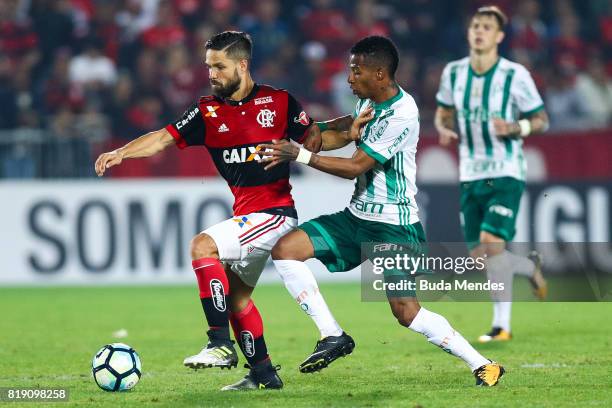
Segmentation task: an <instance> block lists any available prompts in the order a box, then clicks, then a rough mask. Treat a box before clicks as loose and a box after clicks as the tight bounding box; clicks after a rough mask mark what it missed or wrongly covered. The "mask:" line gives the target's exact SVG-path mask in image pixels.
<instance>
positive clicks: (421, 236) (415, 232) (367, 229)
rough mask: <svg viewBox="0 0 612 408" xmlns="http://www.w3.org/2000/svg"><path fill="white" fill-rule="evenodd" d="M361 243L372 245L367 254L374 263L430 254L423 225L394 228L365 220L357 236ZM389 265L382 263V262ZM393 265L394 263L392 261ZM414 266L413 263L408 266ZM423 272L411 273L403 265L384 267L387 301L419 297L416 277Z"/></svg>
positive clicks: (416, 224)
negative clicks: (386, 259)
mask: <svg viewBox="0 0 612 408" xmlns="http://www.w3.org/2000/svg"><path fill="white" fill-rule="evenodd" d="M356 238H357V240H358V241H359V242H371V243H373V244H372V245H373V247H372V248H371V250H368V251H366V252H367V256H368V257H370V261H371V262H376V261H375V260H374V259H373V258H374V257H375V258H379V259H380V258H383V259H385V258H388V259H396V258H397V256H398V255H399V256H400V257H402V259H403V258H404V256H405V255H406V256H408V257H418V258H420V257H422V256H423V255H424V254H426V253H427V248H426V246H425V243H426V237H425V230H424V229H423V226H422V225H421V223H420V222H416V223H414V224H410V225H392V224H386V223H381V222H373V221H365V220H364V221H363V222H362V223H361V225H360V227H359V231H358V233H357V236H356ZM382 264H383V265H385V264H386V263H385V262H384V261H383V263H382ZM392 264H393V265H395V263H393V262H392ZM406 265H408V266H409V265H413V263H406ZM424 272H425V271H424V270H423V269H419V270H412V269H410V268H405V265H404V263H402V265H401V266H400V265H395V266H393V267H391V268H384V271H383V278H384V282H385V292H386V295H387V298H389V299H390V300H391V299H393V298H405V297H408V298H412V297H416V291H415V288H416V276H417V275H419V274H423V273H424Z"/></svg>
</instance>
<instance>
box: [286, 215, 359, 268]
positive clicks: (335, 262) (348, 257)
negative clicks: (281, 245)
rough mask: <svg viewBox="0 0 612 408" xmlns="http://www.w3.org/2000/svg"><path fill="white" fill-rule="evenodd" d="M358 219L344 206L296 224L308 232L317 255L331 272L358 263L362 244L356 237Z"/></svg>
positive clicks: (315, 255) (354, 265)
mask: <svg viewBox="0 0 612 408" xmlns="http://www.w3.org/2000/svg"><path fill="white" fill-rule="evenodd" d="M358 222H359V220H358V219H357V217H355V216H354V215H352V214H351V213H350V212H349V211H348V209H345V210H344V211H340V212H337V213H334V214H329V215H322V216H320V217H317V218H315V219H312V220H310V221H307V222H305V223H303V224H300V226H299V227H298V228H299V229H301V230H302V231H304V232H305V233H306V235H307V236H308V239H309V240H310V243H311V245H312V248H313V250H314V257H315V258H316V259H318V260H319V261H321V262H322V263H323V264H324V265H325V266H326V267H327V269H328V270H329V271H330V272H343V271H348V270H351V269H353V268H354V267H356V266H358V265H360V264H361V244H360V243H359V242H357V240H356V239H355V238H356V236H357V229H358Z"/></svg>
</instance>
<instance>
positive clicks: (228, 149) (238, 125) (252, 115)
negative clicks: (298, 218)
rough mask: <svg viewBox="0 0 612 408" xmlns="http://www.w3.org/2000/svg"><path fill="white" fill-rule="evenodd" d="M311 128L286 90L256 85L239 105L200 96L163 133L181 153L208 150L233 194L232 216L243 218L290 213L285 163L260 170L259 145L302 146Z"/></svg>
mask: <svg viewBox="0 0 612 408" xmlns="http://www.w3.org/2000/svg"><path fill="white" fill-rule="evenodd" d="M311 124H312V119H310V118H309V117H308V115H307V114H306V112H304V110H303V109H302V107H301V105H300V104H299V102H297V100H296V99H295V98H294V97H293V96H291V95H290V94H289V93H288V92H287V91H285V90H283V89H275V88H273V87H271V86H267V85H255V86H254V87H253V90H252V91H251V92H250V93H249V95H248V96H247V97H246V98H244V99H243V100H241V101H232V100H229V99H223V98H219V97H216V96H204V97H201V98H200V100H199V101H198V102H196V103H194V104H193V105H192V106H191V107H190V108H189V109H187V111H186V112H185V113H184V114H183V115H182V116H181V117H180V118H179V119H177V120H176V121H174V122H172V123H171V124H169V125H168V126H166V130H168V132H170V134H171V135H172V136H173V137H174V139H175V141H176V144H177V146H178V147H179V148H181V149H183V148H185V147H188V146H206V148H207V149H208V151H209V152H210V155H211V156H212V159H213V161H214V163H215V166H216V167H217V170H218V171H219V174H221V176H222V177H223V178H224V179H225V180H226V181H227V184H228V185H229V187H230V189H231V191H232V193H233V194H234V214H235V215H246V214H249V213H253V212H269V210H271V209H277V208H282V207H290V208H291V209H293V207H294V203H293V198H292V197H291V185H290V184H289V164H288V163H284V164H281V165H278V166H275V167H273V168H272V169H270V170H267V171H266V170H264V166H263V165H262V164H261V163H259V160H260V159H261V157H262V153H263V152H260V151H259V148H258V145H259V144H262V143H269V142H271V141H272V139H279V140H280V139H286V138H289V139H292V140H295V141H296V142H298V143H301V142H302V141H303V139H304V138H305V137H306V130H307V129H308V127H310V125H311ZM266 210H268V211H266ZM292 213H293V214H295V211H294V210H293V211H292Z"/></svg>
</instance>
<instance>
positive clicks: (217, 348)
mask: <svg viewBox="0 0 612 408" xmlns="http://www.w3.org/2000/svg"><path fill="white" fill-rule="evenodd" d="M205 48H206V61H205V63H206V65H207V66H208V69H209V79H210V83H211V86H212V90H213V94H214V95H211V96H205V97H202V98H200V99H199V101H197V102H196V103H194V104H193V105H192V106H191V107H190V108H189V109H187V111H186V112H185V113H184V114H183V116H182V117H180V118H179V119H177V120H176V121H174V122H172V123H170V124H169V125H168V126H166V127H165V128H163V129H160V130H157V131H154V132H150V133H147V134H145V135H143V136H140V137H139V138H137V139H135V140H133V141H131V142H129V143H128V144H126V145H125V146H123V147H121V148H119V149H117V150H114V151H112V152H108V153H104V154H102V155H100V157H99V158H98V160H97V161H96V164H95V168H96V172H97V174H98V175H100V176H101V175H102V174H104V171H105V169H107V168H109V167H112V166H115V165H118V164H120V163H121V161H122V160H123V159H128V158H137V157H149V156H152V155H154V154H156V153H158V152H160V151H161V150H163V149H165V148H166V147H168V146H169V145H172V144H176V145H177V146H178V147H179V148H181V149H183V148H186V147H188V146H206V148H207V149H208V151H209V152H210V154H211V156H212V159H213V161H214V163H215V165H216V167H217V169H218V171H219V173H220V174H221V176H222V177H223V178H224V179H225V180H226V181H227V183H228V185H229V187H230V189H231V191H232V193H233V194H234V198H235V203H234V217H232V218H230V219H228V220H226V221H223V222H221V223H219V224H216V225H214V226H212V227H210V228H208V229H206V230H205V231H203V232H201V233H199V234H198V235H196V236H195V237H194V238H193V240H192V241H191V257H192V265H193V270H194V272H195V274H196V277H197V281H198V286H199V289H200V299H201V303H202V307H203V309H204V314H205V315H206V320H207V322H208V326H209V330H208V332H207V334H208V340H209V341H208V344H207V345H206V346H205V347H204V348H203V349H202V351H201V352H200V353H198V354H196V355H193V356H191V357H187V358H186V359H185V361H184V364H185V365H186V366H188V367H191V368H196V369H197V368H204V367H221V368H225V367H227V368H230V367H235V366H236V365H237V362H238V356H237V354H236V351H235V350H234V347H233V342H232V341H231V340H230V335H229V323H228V322H231V325H232V328H233V330H234V336H235V338H236V340H237V341H238V343H239V345H240V348H241V349H242V352H243V354H244V356H245V357H246V359H247V361H248V363H249V366H250V371H249V373H248V374H247V376H246V377H245V378H244V379H242V380H240V381H239V382H237V383H236V384H233V385H229V386H227V387H225V388H224V390H235V389H250V388H257V389H265V388H281V387H282V386H283V383H282V381H281V380H280V378H279V377H278V374H277V372H276V371H277V369H276V368H275V367H274V366H273V365H272V363H271V361H270V357H269V356H268V351H267V347H266V343H265V341H264V337H263V323H262V319H261V316H260V314H259V312H258V311H257V308H256V307H255V305H254V304H253V301H252V300H251V293H252V292H253V289H254V287H255V284H256V283H257V280H258V279H259V276H260V274H261V272H262V269H263V267H264V265H265V263H266V260H267V259H268V256H269V255H270V251H271V249H272V247H273V246H274V244H275V243H276V241H277V240H278V239H279V238H280V237H281V236H282V235H284V234H285V233H287V232H289V231H291V230H292V229H293V228H295V227H296V225H297V214H296V210H295V207H294V203H293V199H292V197H291V193H290V191H291V186H290V184H289V166H288V164H284V165H280V166H277V167H275V168H274V169H273V170H272V171H265V170H264V168H263V166H261V164H260V163H259V160H260V159H261V158H262V154H263V152H262V151H260V148H259V145H260V144H263V143H269V142H270V141H271V140H273V139H291V140H294V141H296V142H298V143H303V144H304V146H305V147H306V148H309V149H310V150H314V151H319V150H320V147H321V146H320V143H321V139H320V134H319V132H315V131H313V132H311V131H310V128H311V125H312V120H311V119H310V118H309V117H308V115H307V114H306V112H304V111H303V110H302V108H301V106H300V104H299V103H298V102H297V101H296V100H295V99H294V98H293V97H292V96H291V95H290V94H289V93H288V92H287V91H285V90H279V89H274V88H272V87H270V86H267V85H258V84H256V83H255V82H254V81H253V79H252V78H251V75H250V72H249V64H250V59H251V49H252V42H251V39H250V37H249V35H248V34H245V33H242V32H235V31H226V32H223V33H220V34H217V35H215V36H214V37H212V38H211V39H210V40H209V41H208V42H207V43H206V45H205Z"/></svg>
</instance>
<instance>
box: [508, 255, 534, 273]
mask: <svg viewBox="0 0 612 408" xmlns="http://www.w3.org/2000/svg"><path fill="white" fill-rule="evenodd" d="M504 254H505V255H506V257H507V258H508V260H509V262H510V264H511V265H512V272H514V273H515V274H517V275H522V276H527V277H528V278H531V277H532V276H533V272H534V271H535V264H534V263H533V261H532V260H531V259H529V258H527V257H525V256H520V255H516V254H513V253H512V252H509V251H504Z"/></svg>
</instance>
